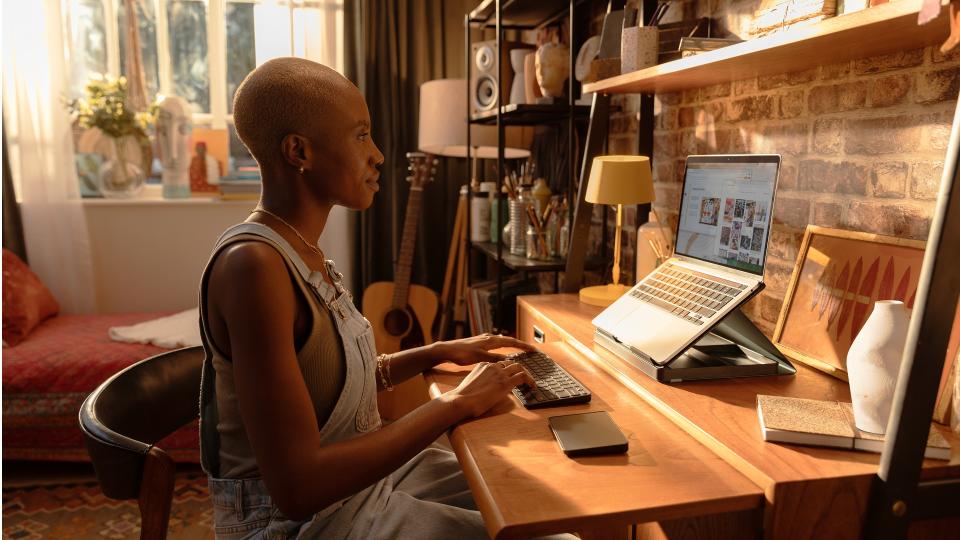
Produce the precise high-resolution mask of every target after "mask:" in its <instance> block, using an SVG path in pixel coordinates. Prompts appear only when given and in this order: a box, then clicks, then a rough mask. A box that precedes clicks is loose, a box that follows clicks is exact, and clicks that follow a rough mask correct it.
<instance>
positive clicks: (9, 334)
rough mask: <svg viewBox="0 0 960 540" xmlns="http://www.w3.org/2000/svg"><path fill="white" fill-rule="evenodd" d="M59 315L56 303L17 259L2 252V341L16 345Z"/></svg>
mask: <svg viewBox="0 0 960 540" xmlns="http://www.w3.org/2000/svg"><path fill="white" fill-rule="evenodd" d="M59 311H60V305H59V304H57V299H56V298H54V297H53V294H51V293H50V290H49V289H47V288H46V286H44V284H43V282H42V281H40V278H38V277H37V275H36V274H34V273H33V271H32V270H30V267H29V266H27V265H26V264H25V263H24V262H23V261H22V260H20V257H17V256H16V255H15V254H14V253H13V252H11V251H7V250H6V249H4V250H3V341H4V343H6V344H7V345H9V346H14V345H16V344H17V343H20V342H21V341H23V340H24V339H26V337H27V336H28V335H30V332H32V331H33V329H34V328H36V327H37V325H38V324H40V323H41V322H43V321H45V320H46V319H48V318H50V317H53V316H54V315H56V314H57V313H58V312H59Z"/></svg>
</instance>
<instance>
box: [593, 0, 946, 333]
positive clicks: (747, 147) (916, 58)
mask: <svg viewBox="0 0 960 540" xmlns="http://www.w3.org/2000/svg"><path fill="white" fill-rule="evenodd" d="M900 1H905V0H900ZM632 3H633V2H632ZM720 4H724V3H720ZM758 4H759V2H755V1H753V0H748V1H741V2H730V3H726V5H724V6H720V7H718V8H717V10H716V11H715V12H713V13H706V12H704V11H703V10H702V9H701V8H697V7H694V4H688V5H687V9H686V11H687V13H688V14H689V13H690V12H691V10H695V11H696V12H697V14H699V15H708V14H709V15H711V16H713V17H714V18H715V19H716V20H718V21H720V22H721V24H722V25H723V26H724V27H725V28H728V29H730V30H729V31H730V32H732V33H737V34H739V35H742V36H744V37H747V35H746V33H745V32H743V29H744V28H747V27H748V25H749V14H751V13H752V12H753V10H754V9H755V8H756V5H758ZM677 11H678V13H677V14H676V15H677V16H679V15H680V13H679V11H680V10H677ZM741 32H742V33H741ZM958 91H960V53H958V52H956V51H955V52H953V53H951V54H949V55H947V56H944V55H942V54H940V53H939V51H937V50H936V49H935V48H926V49H920V50H912V51H904V52H900V53H896V54H891V55H886V56H880V57H875V58H866V59H862V60H856V61H852V62H844V63H840V64H824V65H822V66H820V67H817V68H815V69H811V70H808V71H803V72H799V73H789V74H784V75H776V76H768V77H760V78H757V79H748V80H741V81H735V82H733V83H728V84H721V85H716V86H710V87H704V88H697V89H692V90H688V91H684V92H678V93H672V94H662V95H659V96H658V97H657V103H656V109H655V113H656V119H655V130H654V155H653V163H652V164H653V172H654V181H655V190H656V195H657V201H656V202H655V203H654V204H655V207H656V209H657V210H658V212H659V213H660V215H661V216H662V217H663V218H664V220H666V221H668V222H670V224H671V226H672V227H674V228H675V227H676V218H677V211H678V207H679V197H680V189H681V181H682V179H683V169H684V158H685V156H686V155H688V154H694V153H706V154H709V153H743V152H751V153H761V152H772V153H780V154H782V155H783V167H782V169H781V175H780V184H779V190H778V192H777V197H776V201H775V203H774V212H773V227H772V230H771V237H770V242H769V248H768V257H767V266H766V273H765V281H766V284H767V288H766V290H765V291H764V292H763V293H762V294H761V295H760V296H758V297H757V298H756V299H754V300H753V301H751V302H750V304H749V305H748V306H747V307H746V311H747V314H748V315H749V316H750V317H751V318H752V319H753V320H754V322H755V323H757V324H758V326H760V327H761V328H762V329H764V330H765V331H766V332H767V333H768V334H770V333H772V330H773V327H774V325H775V323H776V320H777V316H778V314H779V311H780V307H781V304H782V301H783V296H784V294H785V292H786V287H787V283H788V281H789V279H790V275H791V272H792V271H793V267H794V264H795V262H796V256H797V249H798V247H799V244H800V240H801V238H802V236H803V231H804V228H805V227H806V225H807V224H815V225H821V226H826V227H837V228H841V229H848V230H855V231H867V232H872V233H879V234H887V235H892V236H898V237H903V238H916V239H926V236H927V233H928V230H929V226H930V218H931V216H932V213H933V207H934V199H935V198H936V193H937V189H938V187H939V183H940V175H941V173H942V170H943V159H944V155H945V151H946V147H947V141H948V138H949V132H950V126H951V122H952V120H953V113H954V108H955V107H956V100H957V95H958ZM614 104H615V105H619V106H620V107H621V110H620V111H619V112H617V113H615V114H613V115H612V117H611V123H610V139H609V141H610V142H609V151H610V153H625V154H633V153H636V148H637V139H636V137H637V118H636V111H637V110H638V108H639V98H638V97H637V96H617V97H615V98H614ZM600 215H601V214H600V210H596V211H595V214H594V222H595V226H594V228H593V231H591V238H592V242H591V245H592V246H593V249H597V246H598V245H599V238H600V237H601V236H600V229H601V227H602V222H601V220H600ZM608 227H610V228H611V230H610V232H609V234H608V238H610V241H611V242H612V238H613V233H612V227H613V220H612V219H609V220H608ZM624 232H625V234H624V240H623V245H622V249H623V261H622V264H621V266H622V268H623V270H624V271H625V273H626V278H627V280H628V282H629V283H633V279H634V276H633V273H634V272H633V269H634V264H635V263H634V247H635V245H636V217H635V214H634V213H633V212H630V213H628V216H627V220H626V225H625V231H624ZM594 279H596V277H594Z"/></svg>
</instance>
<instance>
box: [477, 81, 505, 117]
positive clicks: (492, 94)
mask: <svg viewBox="0 0 960 540" xmlns="http://www.w3.org/2000/svg"><path fill="white" fill-rule="evenodd" d="M475 90H476V92H475V93H474V95H473V102H474V104H475V106H476V108H477V109H478V110H481V111H486V110H489V109H492V108H493V107H494V106H495V105H496V104H497V92H498V91H499V90H498V87H497V80H496V79H494V78H493V77H491V76H489V75H482V76H480V78H479V80H477V85H476V87H475Z"/></svg>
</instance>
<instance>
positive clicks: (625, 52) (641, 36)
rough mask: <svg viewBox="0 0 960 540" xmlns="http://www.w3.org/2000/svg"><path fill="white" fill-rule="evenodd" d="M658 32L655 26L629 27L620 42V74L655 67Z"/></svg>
mask: <svg viewBox="0 0 960 540" xmlns="http://www.w3.org/2000/svg"><path fill="white" fill-rule="evenodd" d="M659 37H660V31H659V30H658V29H657V27H656V26H630V27H627V28H624V29H623V37H622V38H621V40H620V73H630V72H631V71H637V70H639V69H643V68H647V67H650V66H655V65H657V53H659V41H658V40H659Z"/></svg>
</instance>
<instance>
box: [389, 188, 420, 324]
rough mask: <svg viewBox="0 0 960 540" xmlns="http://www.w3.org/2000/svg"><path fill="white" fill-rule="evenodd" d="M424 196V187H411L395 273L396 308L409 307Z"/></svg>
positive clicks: (394, 301) (394, 298)
mask: <svg viewBox="0 0 960 540" xmlns="http://www.w3.org/2000/svg"><path fill="white" fill-rule="evenodd" d="M422 195H423V187H422V186H411V187H410V196H409V198H408V199H407V214H406V216H405V217H404V220H403V237H402V239H401V241H400V254H399V255H398V256H397V264H396V266H395V267H394V271H393V302H392V306H393V307H394V308H403V307H405V306H406V305H407V296H408V295H409V292H410V268H411V266H412V265H413V249H414V246H415V245H416V242H417V225H418V224H419V223H420V201H421V196H422Z"/></svg>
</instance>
